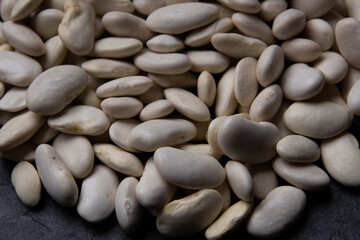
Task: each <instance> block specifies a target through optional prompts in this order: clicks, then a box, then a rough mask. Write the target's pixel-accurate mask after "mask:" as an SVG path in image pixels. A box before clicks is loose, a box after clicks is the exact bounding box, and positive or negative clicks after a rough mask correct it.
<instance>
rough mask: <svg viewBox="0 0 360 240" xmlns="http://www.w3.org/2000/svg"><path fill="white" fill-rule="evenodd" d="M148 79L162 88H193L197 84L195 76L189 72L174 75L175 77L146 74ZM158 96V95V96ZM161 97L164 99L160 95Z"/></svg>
mask: <svg viewBox="0 0 360 240" xmlns="http://www.w3.org/2000/svg"><path fill="white" fill-rule="evenodd" d="M148 77H149V78H151V80H153V81H154V82H155V83H156V84H158V85H159V86H161V87H163V88H171V87H178V88H193V87H195V86H196V84H197V78H196V76H195V75H194V74H193V73H191V72H186V73H181V74H176V75H163V74H155V73H148ZM159 96H160V95H159ZM162 97H164V96H163V95H162Z"/></svg>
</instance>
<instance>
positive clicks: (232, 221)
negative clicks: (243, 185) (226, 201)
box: [205, 201, 252, 240]
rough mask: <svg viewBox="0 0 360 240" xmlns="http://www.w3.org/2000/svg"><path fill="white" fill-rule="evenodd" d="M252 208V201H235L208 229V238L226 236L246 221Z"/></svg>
mask: <svg viewBox="0 0 360 240" xmlns="http://www.w3.org/2000/svg"><path fill="white" fill-rule="evenodd" d="M251 209H252V203H250V202H245V201H239V202H237V203H234V204H233V205H231V206H230V207H229V208H228V209H227V210H226V211H225V212H224V213H222V214H221V215H220V216H219V217H218V218H217V219H216V220H215V221H214V222H213V223H212V224H211V225H210V226H209V227H208V228H207V229H206V231H205V237H206V239H208V240H216V239H221V238H223V237H225V236H226V235H228V234H229V233H230V232H232V231H233V230H235V229H237V228H238V227H239V226H240V224H241V223H243V222H244V221H245V219H246V218H247V217H248V216H249V215H250V213H251Z"/></svg>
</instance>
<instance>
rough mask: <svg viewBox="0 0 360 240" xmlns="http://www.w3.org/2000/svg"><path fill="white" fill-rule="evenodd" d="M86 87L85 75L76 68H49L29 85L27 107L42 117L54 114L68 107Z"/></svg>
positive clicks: (66, 66) (64, 66) (68, 66)
mask: <svg viewBox="0 0 360 240" xmlns="http://www.w3.org/2000/svg"><path fill="white" fill-rule="evenodd" d="M86 85H87V75H86V73H85V72H84V71H83V70H82V69H81V68H79V67H77V66H71V65H61V66H56V67H53V68H50V69H48V70H47V71H45V72H43V73H41V74H40V75H39V76H37V77H36V79H35V80H34V81H33V82H32V83H31V84H30V86H29V88H28V90H27V93H26V104H27V107H28V108H29V109H30V110H31V111H33V112H35V113H38V114H42V115H53V114H56V113H58V112H60V111H61V110H63V109H64V108H65V107H66V106H67V105H69V104H70V103H71V102H72V101H73V100H74V99H75V98H76V97H77V96H78V95H79V94H80V93H81V92H82V91H83V90H84V89H85V87H86Z"/></svg>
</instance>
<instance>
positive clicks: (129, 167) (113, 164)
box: [93, 143, 144, 177]
mask: <svg viewBox="0 0 360 240" xmlns="http://www.w3.org/2000/svg"><path fill="white" fill-rule="evenodd" d="M93 147H94V152H95V155H96V157H97V158H98V159H99V160H100V161H102V162H103V163H104V164H105V165H107V166H108V167H110V168H112V169H113V170H115V171H118V172H120V173H123V174H126V175H130V176H134V177H140V176H141V175H142V172H143V169H144V167H143V165H142V163H141V162H140V160H139V159H138V158H137V157H136V156H135V155H133V154H131V153H128V152H126V151H124V150H122V149H121V148H119V147H117V146H115V145H113V144H108V143H96V144H94V146H93Z"/></svg>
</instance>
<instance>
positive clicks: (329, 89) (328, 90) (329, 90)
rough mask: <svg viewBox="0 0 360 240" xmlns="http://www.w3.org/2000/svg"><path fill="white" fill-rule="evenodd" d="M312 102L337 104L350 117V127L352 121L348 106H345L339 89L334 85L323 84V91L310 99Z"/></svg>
mask: <svg viewBox="0 0 360 240" xmlns="http://www.w3.org/2000/svg"><path fill="white" fill-rule="evenodd" d="M312 100H314V101H329V102H333V103H336V104H339V105H340V106H342V107H344V108H345V109H346V110H347V111H348V113H349V116H350V121H349V126H350V125H351V122H352V120H353V117H354V116H353V114H352V113H351V111H350V109H349V107H348V105H347V104H346V101H345V100H344V98H343V97H342V96H341V94H340V91H339V88H338V87H337V86H336V85H335V84H325V87H324V88H323V90H322V91H321V92H320V93H319V94H318V95H317V96H315V97H314V98H312Z"/></svg>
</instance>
